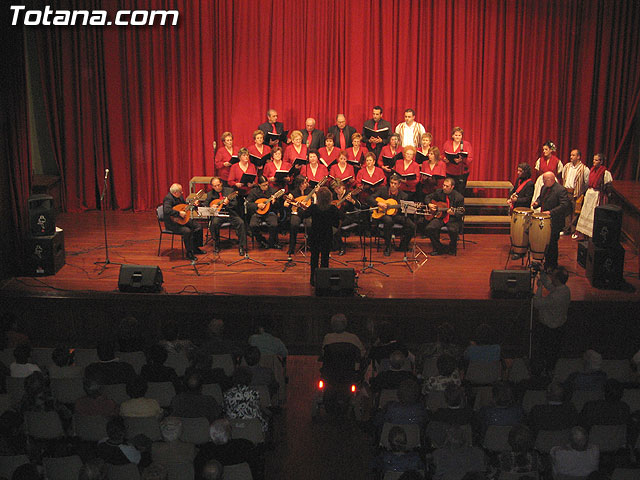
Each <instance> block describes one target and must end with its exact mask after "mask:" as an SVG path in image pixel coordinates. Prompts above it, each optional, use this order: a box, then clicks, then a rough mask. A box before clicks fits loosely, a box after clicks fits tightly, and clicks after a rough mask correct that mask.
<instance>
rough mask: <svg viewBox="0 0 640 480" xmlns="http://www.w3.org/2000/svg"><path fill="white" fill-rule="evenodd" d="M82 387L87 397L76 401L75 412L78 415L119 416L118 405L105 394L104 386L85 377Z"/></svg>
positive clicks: (93, 379)
mask: <svg viewBox="0 0 640 480" xmlns="http://www.w3.org/2000/svg"><path fill="white" fill-rule="evenodd" d="M82 386H83V388H84V393H86V396H84V397H80V398H79V399H77V400H76V403H75V405H74V412H75V413H76V414H77V415H87V416H91V415H100V416H103V417H113V416H116V415H118V412H119V407H118V404H117V403H116V402H114V401H113V400H111V399H110V398H109V397H107V396H106V395H105V394H104V393H103V391H102V385H100V384H99V383H98V381H97V380H96V379H95V378H86V377H85V378H84V380H83V381H82Z"/></svg>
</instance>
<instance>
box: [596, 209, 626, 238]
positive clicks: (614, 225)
mask: <svg viewBox="0 0 640 480" xmlns="http://www.w3.org/2000/svg"><path fill="white" fill-rule="evenodd" d="M620 230H622V208H620V207H619V206H617V205H611V204H607V205H602V206H600V207H596V212H595V215H594V218H593V243H595V244H596V246H597V247H603V248H605V247H613V246H614V245H616V244H618V243H619V242H620Z"/></svg>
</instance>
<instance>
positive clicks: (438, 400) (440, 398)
mask: <svg viewBox="0 0 640 480" xmlns="http://www.w3.org/2000/svg"><path fill="white" fill-rule="evenodd" d="M425 405H426V407H427V410H430V411H432V412H435V411H436V410H438V409H439V408H447V401H446V400H445V398H444V392H440V391H434V392H429V393H428V394H427V398H426V400H425Z"/></svg>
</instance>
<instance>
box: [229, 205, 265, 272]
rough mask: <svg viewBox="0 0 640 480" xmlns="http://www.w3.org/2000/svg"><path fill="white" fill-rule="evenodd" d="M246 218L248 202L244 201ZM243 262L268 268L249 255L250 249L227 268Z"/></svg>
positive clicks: (245, 216)
mask: <svg viewBox="0 0 640 480" xmlns="http://www.w3.org/2000/svg"><path fill="white" fill-rule="evenodd" d="M244 218H247V201H246V200H245V201H244ZM241 262H253V263H259V264H260V265H262V266H263V267H266V266H267V264H266V263H264V262H261V261H260V260H256V259H255V258H253V257H252V256H251V255H249V249H248V248H247V249H245V250H244V257H242V258H240V259H238V260H235V261H233V262H231V263H229V264H228V265H227V267H230V266H232V265H235V264H237V263H241Z"/></svg>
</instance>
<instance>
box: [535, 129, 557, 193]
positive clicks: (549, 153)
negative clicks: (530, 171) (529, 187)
mask: <svg viewBox="0 0 640 480" xmlns="http://www.w3.org/2000/svg"><path fill="white" fill-rule="evenodd" d="M556 150H557V148H556V145H555V143H553V142H552V141H551V140H547V141H546V142H544V144H543V145H542V156H541V157H539V158H538V160H537V161H536V166H535V169H536V175H538V178H537V179H536V183H535V185H534V187H533V198H532V200H531V203H532V204H533V202H535V201H536V200H537V199H538V197H539V196H540V192H541V191H542V174H543V173H546V172H553V173H554V174H555V175H556V177H557V178H561V177H560V174H561V173H562V168H563V166H562V162H561V161H560V159H559V158H558V157H557V156H556Z"/></svg>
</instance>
